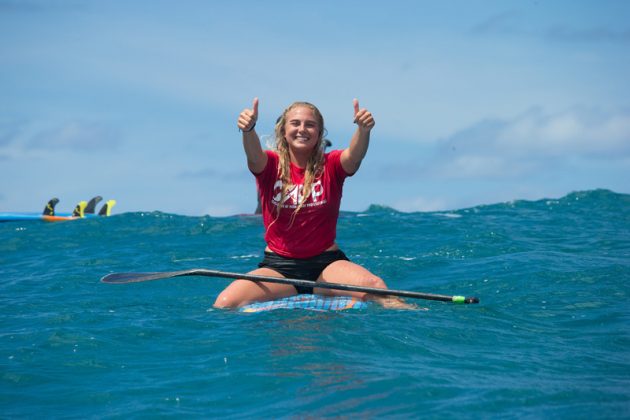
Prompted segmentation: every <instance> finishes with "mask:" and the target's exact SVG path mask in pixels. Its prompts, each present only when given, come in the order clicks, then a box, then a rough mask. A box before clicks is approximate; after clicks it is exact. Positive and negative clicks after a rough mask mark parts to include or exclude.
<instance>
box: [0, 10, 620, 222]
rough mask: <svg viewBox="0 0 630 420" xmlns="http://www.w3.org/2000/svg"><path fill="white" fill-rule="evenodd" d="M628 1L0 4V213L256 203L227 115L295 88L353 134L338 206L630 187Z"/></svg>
mask: <svg viewBox="0 0 630 420" xmlns="http://www.w3.org/2000/svg"><path fill="white" fill-rule="evenodd" d="M629 74H630V2H626V1H574V0H571V1H561V0H558V1H543V0H538V1H526V0H520V1H509V0H504V1H489V0H483V1H481V0H480V1H475V0H470V1H463V0H462V1H448V0H447V1H440V2H436V1H396V0H393V1H389V2H383V1H340V0H334V1H320V2H296V1H290V2H289V1H276V2H273V1H272V2H261V1H239V2H230V1H188V0H183V1H175V0H171V1H105V2H103V1H78V0H77V1H70V0H59V1H54V0H48V1H36V0H21V1H20V0H0V177H1V178H2V179H3V182H2V184H1V187H0V211H40V210H41V209H42V208H43V206H44V204H45V202H46V201H47V200H48V199H49V198H51V197H53V196H57V197H59V198H60V200H61V201H60V203H59V204H58V207H57V208H58V211H70V210H71V208H72V207H73V206H74V205H75V204H76V202H78V201H79V200H86V199H89V198H90V197H92V196H94V195H101V196H103V197H104V198H105V199H110V198H114V199H116V200H117V202H118V204H117V206H116V207H115V209H114V213H121V212H128V211H152V210H160V211H164V212H170V213H178V214H185V215H202V214H210V215H214V216H224V215H230V214H236V213H246V212H251V211H253V209H254V207H255V186H254V180H253V177H252V176H251V175H250V174H249V173H248V171H247V168H246V163H245V158H244V154H243V151H242V146H241V141H240V135H239V133H238V131H237V128H236V119H237V116H238V114H239V113H240V111H241V110H242V109H243V108H245V107H250V106H251V101H252V98H253V97H255V96H257V97H259V98H260V118H259V122H258V125H257V130H258V132H259V133H260V134H261V135H269V134H271V133H272V130H273V123H274V122H275V119H276V118H277V116H278V115H279V114H280V113H281V112H282V110H283V109H284V108H285V107H286V106H287V105H289V104H290V103H291V102H293V101H296V100H307V101H309V102H312V103H314V104H316V105H317V106H318V107H319V108H320V109H321V111H322V113H323V115H324V118H325V120H326V125H327V129H328V133H329V134H328V137H329V139H330V140H331V141H332V142H333V145H334V146H335V147H338V148H342V147H345V146H347V144H348V141H349V139H350V136H351V135H352V132H353V130H354V125H353V124H352V117H353V107H352V100H353V98H358V99H359V100H360V102H361V106H362V107H366V108H368V109H369V110H371V111H372V113H373V114H374V116H375V119H376V127H375V128H374V130H373V133H372V142H371V146H370V150H369V152H368V156H367V158H366V159H365V161H364V163H363V166H362V168H361V169H360V171H359V172H358V173H357V175H355V176H354V177H353V178H350V179H348V181H347V182H346V186H345V190H344V199H343V201H342V209H343V210H351V211H362V210H365V209H366V208H367V207H368V206H369V205H370V204H381V205H387V206H391V207H394V208H396V209H399V210H402V211H433V210H449V209H458V208H464V207H470V206H474V205H479V204H491V203H496V202H504V201H511V200H516V199H540V198H547V197H561V196H563V195H565V194H567V193H569V192H571V191H576V190H587V189H594V188H608V189H612V190H614V191H617V192H623V193H630V182H629V179H630V177H629V175H630V83H629V80H630V79H629V77H628V75H629Z"/></svg>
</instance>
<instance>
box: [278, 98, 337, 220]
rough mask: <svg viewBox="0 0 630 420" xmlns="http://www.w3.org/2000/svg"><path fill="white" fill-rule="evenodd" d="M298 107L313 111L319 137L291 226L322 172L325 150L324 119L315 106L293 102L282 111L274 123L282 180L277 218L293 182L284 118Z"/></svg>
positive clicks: (279, 170)
mask: <svg viewBox="0 0 630 420" xmlns="http://www.w3.org/2000/svg"><path fill="white" fill-rule="evenodd" d="M298 107H304V108H308V109H310V110H311V111H313V114H314V115H315V119H316V120H317V124H318V125H319V137H318V138H317V144H316V145H315V148H314V149H313V153H312V154H311V156H310V158H309V159H308V162H307V164H306V169H305V172H304V189H303V191H302V200H299V198H298V200H299V202H298V205H297V208H296V209H295V211H294V212H293V216H292V217H291V224H293V220H294V219H295V216H296V215H297V213H298V212H299V211H300V209H301V208H302V206H303V205H304V203H305V202H306V201H307V200H308V198H309V197H310V195H311V193H312V192H313V182H314V181H315V179H317V177H319V176H321V174H322V172H323V169H324V150H325V148H326V145H325V142H324V140H323V139H324V134H325V132H326V129H325V128H324V117H323V116H322V114H321V112H319V109H317V107H316V106H315V105H313V104H311V103H308V102H294V103H292V104H291V105H290V106H289V107H288V108H287V109H285V110H284V112H283V113H282V115H280V117H279V118H278V120H277V121H276V150H277V152H278V158H279V162H278V172H279V175H280V179H281V180H282V195H281V196H280V201H279V202H278V204H277V207H276V210H277V215H278V216H280V209H281V208H282V203H283V202H284V200H285V199H286V197H287V194H288V192H289V190H290V189H291V188H292V187H293V182H292V180H291V156H290V154H289V144H288V143H287V139H286V138H285V134H286V133H285V130H284V126H285V124H286V117H287V114H288V113H289V111H291V110H292V109H294V108H298ZM298 197H299V195H298Z"/></svg>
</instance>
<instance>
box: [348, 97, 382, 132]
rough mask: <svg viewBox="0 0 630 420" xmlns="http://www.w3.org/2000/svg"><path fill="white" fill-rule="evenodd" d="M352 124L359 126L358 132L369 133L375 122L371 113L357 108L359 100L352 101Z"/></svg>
mask: <svg viewBox="0 0 630 420" xmlns="http://www.w3.org/2000/svg"><path fill="white" fill-rule="evenodd" d="M352 102H353V105H354V123H355V124H356V125H358V126H359V130H361V131H367V132H369V131H370V130H371V129H372V127H374V124H376V122H375V121H374V117H372V113H371V112H370V111H368V110H367V109H365V108H362V109H360V108H359V100H358V99H354V100H353V101H352Z"/></svg>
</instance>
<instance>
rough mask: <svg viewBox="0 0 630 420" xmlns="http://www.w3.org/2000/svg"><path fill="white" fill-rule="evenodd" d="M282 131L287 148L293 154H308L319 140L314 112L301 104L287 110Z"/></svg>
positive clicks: (317, 123) (319, 134) (317, 124)
mask: <svg viewBox="0 0 630 420" xmlns="http://www.w3.org/2000/svg"><path fill="white" fill-rule="evenodd" d="M283 131H284V138H285V139H286V141H287V145H288V146H289V150H290V151H291V154H292V155H294V156H297V155H299V156H304V155H310V154H311V152H312V151H313V149H315V147H317V146H318V145H319V142H320V140H321V127H320V122H319V120H318V118H317V116H316V115H315V112H314V111H313V110H312V109H311V108H309V107H307V106H303V105H298V106H296V107H294V108H291V109H290V110H289V111H287V113H286V115H285V122H284V127H283Z"/></svg>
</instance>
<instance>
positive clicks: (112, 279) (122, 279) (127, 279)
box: [101, 271, 182, 284]
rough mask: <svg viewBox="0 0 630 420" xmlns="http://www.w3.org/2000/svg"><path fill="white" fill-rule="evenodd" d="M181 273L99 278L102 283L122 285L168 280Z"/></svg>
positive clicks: (121, 274) (116, 274)
mask: <svg viewBox="0 0 630 420" xmlns="http://www.w3.org/2000/svg"><path fill="white" fill-rule="evenodd" d="M181 273H182V272H181V271H172V272H151V273H112V274H108V275H106V276H104V277H103V278H101V282H103V283H112V284H124V283H138V282H141V281H149V280H160V279H168V278H171V277H177V276H178V275H182V274H181Z"/></svg>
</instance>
